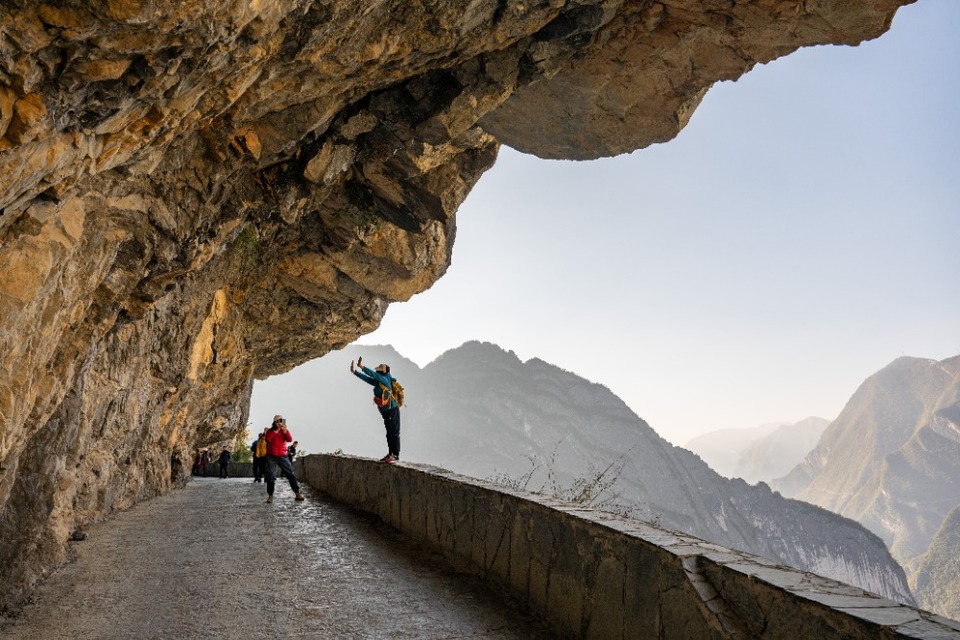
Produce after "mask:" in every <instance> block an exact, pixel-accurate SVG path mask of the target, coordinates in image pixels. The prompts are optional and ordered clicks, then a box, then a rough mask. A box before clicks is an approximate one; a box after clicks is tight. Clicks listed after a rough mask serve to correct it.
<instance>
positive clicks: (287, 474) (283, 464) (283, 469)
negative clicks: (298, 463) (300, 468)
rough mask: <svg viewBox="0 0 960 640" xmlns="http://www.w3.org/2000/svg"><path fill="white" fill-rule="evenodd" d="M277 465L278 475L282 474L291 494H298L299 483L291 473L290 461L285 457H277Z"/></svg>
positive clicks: (295, 475)
mask: <svg viewBox="0 0 960 640" xmlns="http://www.w3.org/2000/svg"><path fill="white" fill-rule="evenodd" d="M277 465H278V466H279V467H280V473H282V474H283V477H284V478H286V479H287V481H288V482H289V483H290V488H291V489H292V490H293V492H294V493H300V483H299V482H297V474H295V473H294V472H293V465H292V464H290V460H289V459H288V458H287V457H286V456H284V457H282V458H280V457H278V458H277Z"/></svg>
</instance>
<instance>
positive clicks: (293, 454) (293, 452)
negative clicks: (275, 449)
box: [287, 440, 300, 464]
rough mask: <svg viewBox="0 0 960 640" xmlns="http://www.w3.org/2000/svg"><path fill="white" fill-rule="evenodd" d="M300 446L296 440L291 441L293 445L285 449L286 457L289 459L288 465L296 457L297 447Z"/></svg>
mask: <svg viewBox="0 0 960 640" xmlns="http://www.w3.org/2000/svg"><path fill="white" fill-rule="evenodd" d="M298 444H300V443H299V442H297V441H296V440H294V441H293V444H292V445H290V446H289V447H287V457H288V458H290V464H293V460H294V458H296V457H297V445H298Z"/></svg>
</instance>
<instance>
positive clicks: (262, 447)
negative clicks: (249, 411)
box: [250, 429, 267, 482]
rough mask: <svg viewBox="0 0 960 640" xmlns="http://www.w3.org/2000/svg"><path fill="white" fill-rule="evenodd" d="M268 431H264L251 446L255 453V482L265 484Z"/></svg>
mask: <svg viewBox="0 0 960 640" xmlns="http://www.w3.org/2000/svg"><path fill="white" fill-rule="evenodd" d="M266 435H267V429H264V430H263V433H261V434H260V437H259V438H257V440H256V442H254V443H253V444H252V445H250V450H251V451H253V481H254V482H263V477H264V476H265V475H267V437H266Z"/></svg>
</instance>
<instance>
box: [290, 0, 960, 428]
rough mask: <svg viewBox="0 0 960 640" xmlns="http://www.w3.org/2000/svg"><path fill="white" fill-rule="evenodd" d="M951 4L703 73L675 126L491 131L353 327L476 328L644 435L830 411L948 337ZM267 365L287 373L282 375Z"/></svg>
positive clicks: (956, 27) (383, 331)
mask: <svg viewBox="0 0 960 640" xmlns="http://www.w3.org/2000/svg"><path fill="white" fill-rule="evenodd" d="M958 32H960V2H957V1H956V0H920V1H919V2H918V3H917V4H916V5H913V6H909V7H905V8H903V9H901V10H900V12H899V13H898V15H897V17H896V19H895V20H894V24H893V28H892V30H891V31H890V32H889V33H887V34H886V35H884V36H882V37H881V38H880V39H878V40H875V41H872V42H867V43H864V44H863V45H861V46H859V47H817V48H813V49H804V50H801V51H798V52H796V53H794V54H792V55H790V56H788V57H786V58H783V59H781V60H777V61H774V62H773V63H770V64H768V65H764V66H760V67H757V68H756V69H754V70H753V71H752V72H750V73H749V74H747V75H746V76H744V77H743V78H741V79H740V80H739V81H737V82H735V83H731V82H726V83H721V84H718V85H716V86H715V87H714V88H713V89H712V90H711V91H710V92H709V93H708V94H707V96H706V98H705V99H704V101H703V103H702V105H701V106H700V108H699V109H698V110H697V112H696V113H695V114H694V116H693V118H692V120H691V121H690V124H689V125H688V126H687V128H686V129H685V130H684V131H683V132H681V133H680V135H679V136H678V137H677V138H676V139H675V140H673V141H671V142H669V143H667V144H663V145H657V146H654V147H650V148H648V149H644V150H639V151H636V152H634V153H632V154H630V155H625V156H620V157H618V158H613V159H607V160H599V161H594V162H555V161H545V160H540V159H537V158H534V157H530V156H523V155H521V154H518V153H517V152H514V151H512V150H510V149H506V148H504V149H503V150H502V152H501V155H500V159H499V160H498V163H497V165H496V166H495V167H494V168H493V169H492V170H490V171H489V172H488V173H487V174H486V175H484V177H483V178H482V179H481V180H480V183H479V184H478V185H477V187H476V188H475V189H474V191H473V193H472V194H471V195H470V197H469V198H468V199H467V202H466V203H465V204H464V205H463V207H462V208H461V210H460V213H459V214H458V232H457V241H456V245H455V247H454V253H453V264H452V266H451V268H450V270H449V271H448V272H447V275H446V276H445V277H444V278H443V279H441V280H440V282H438V283H437V284H436V285H435V286H434V287H433V288H432V289H431V290H430V291H428V292H426V293H424V294H421V295H419V296H416V297H415V298H414V299H413V300H411V301H410V302H406V303H402V304H395V305H393V306H391V308H390V309H389V311H388V312H387V315H386V318H385V319H384V322H383V324H382V325H381V328H380V329H379V330H378V331H376V332H375V333H373V334H370V335H368V336H365V337H363V338H361V340H360V342H361V343H363V344H392V345H394V346H395V347H396V348H397V350H398V351H399V352H400V353H402V354H404V355H406V356H407V357H409V358H411V359H413V360H414V361H416V362H417V363H418V364H420V365H425V364H427V363H428V362H430V361H431V360H433V359H434V358H435V357H436V356H438V355H439V354H440V353H442V352H443V351H446V350H447V349H450V348H453V347H456V346H459V345H460V344H462V343H463V342H465V341H467V340H484V341H490V342H494V343H496V344H498V345H500V346H502V347H504V348H506V349H510V350H513V351H515V352H516V353H517V355H518V356H519V357H521V358H522V359H524V360H526V359H528V358H532V357H539V358H542V359H543V360H546V361H548V362H551V363H553V364H556V365H558V366H560V367H563V368H565V369H568V370H570V371H573V372H575V373H577V374H579V375H582V376H583V377H585V378H588V379H590V380H593V381H595V382H599V383H602V384H604V385H606V386H608V387H609V388H610V389H612V390H613V391H614V392H615V393H617V394H618V395H619V396H620V397H622V398H623V399H624V400H625V401H626V402H627V403H628V404H629V405H630V406H631V407H632V408H633V409H634V410H635V411H636V412H637V414H638V415H640V416H641V417H642V418H644V419H646V420H647V421H648V422H649V423H650V424H651V426H652V427H653V428H654V429H656V430H657V431H658V432H659V433H660V434H661V435H663V436H664V437H666V438H667V439H668V440H671V441H672V442H674V443H676V444H681V445H682V444H685V443H686V442H687V441H688V440H689V439H690V438H691V437H693V436H695V435H697V434H699V433H703V432H705V431H709V430H714V429H719V428H726V427H749V426H755V425H758V424H760V423H764V422H771V421H781V420H784V421H799V420H801V419H803V418H805V417H807V416H809V415H818V416H821V417H824V418H827V419H833V418H835V417H836V416H837V414H838V413H839V412H840V410H841V409H842V408H843V405H844V404H845V402H846V401H847V400H848V399H849V397H850V396H851V394H852V393H853V392H854V391H855V390H856V388H857V386H858V385H859V384H860V383H861V382H862V381H863V380H864V379H865V378H866V377H867V376H869V375H871V374H872V373H874V372H876V371H877V370H878V369H880V368H882V367H884V366H885V365H886V364H888V363H889V362H890V361H892V360H893V359H895V358H897V357H899V356H901V355H911V356H918V357H929V358H936V359H942V358H946V357H950V356H953V355H958V354H960V286H958V281H960V251H958V240H960V216H958V215H957V214H958V211H957V209H958V203H960V124H958V113H960V38H958V37H957V35H956V34H957V33H958ZM288 375H296V374H295V373H293V374H288Z"/></svg>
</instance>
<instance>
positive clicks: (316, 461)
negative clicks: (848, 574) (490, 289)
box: [304, 455, 960, 640]
mask: <svg viewBox="0 0 960 640" xmlns="http://www.w3.org/2000/svg"><path fill="white" fill-rule="evenodd" d="M304 478H305V480H306V481H307V482H308V483H309V484H310V485H311V486H313V487H315V488H317V489H320V490H321V491H323V492H324V493H327V494H328V495H330V496H332V497H333V498H334V499H336V500H339V501H341V502H344V503H346V504H350V505H353V506H355V507H358V508H360V509H363V510H364V511H368V512H370V513H373V514H375V515H377V516H379V517H380V518H382V519H383V520H384V521H385V522H387V523H388V524H390V525H392V526H393V527H395V528H397V529H399V530H401V531H403V532H404V533H406V534H408V535H410V536H411V537H412V538H414V539H415V540H417V541H419V542H422V543H425V544H428V545H430V546H432V547H434V548H437V549H438V550H440V551H441V552H442V553H444V555H446V556H447V557H448V558H449V559H450V561H451V562H452V563H453V564H454V565H455V566H458V567H460V568H461V569H462V570H464V571H469V572H472V573H476V574H478V575H481V576H482V577H483V578H484V579H486V580H487V581H489V582H490V583H492V584H493V585H494V586H495V588H498V589H503V590H506V591H508V592H510V593H512V594H513V595H514V596H515V597H516V598H517V599H518V600H519V601H520V602H522V603H525V604H526V605H527V606H528V607H530V609H531V610H533V611H535V612H536V613H538V614H539V615H540V616H542V617H543V618H544V619H546V620H548V621H549V622H550V624H551V625H552V626H553V627H554V630H555V631H556V632H557V636H558V637H561V638H603V639H605V640H610V639H617V638H658V639H660V640H672V639H676V640H687V639H689V638H711V639H719V638H735V639H741V638H757V639H768V640H780V639H790V640H800V639H807V638H809V639H810V640H821V639H822V638H845V639H847V640H856V639H863V640H868V639H873V638H890V639H892V638H927V639H929V640H933V639H934V638H936V639H943V640H948V639H955V640H956V639H960V622H956V621H951V620H948V619H946V618H942V617H940V616H935V615H933V614H930V613H926V612H923V611H919V610H917V609H914V608H913V607H909V606H906V605H901V604H897V603H895V602H893V601H890V600H886V599H884V598H881V597H880V596H877V595H874V594H871V593H869V592H866V591H863V590H862V589H859V588H857V587H852V586H849V585H845V584H842V583H840V582H836V581H834V580H830V579H827V578H823V577H820V576H817V575H814V574H811V573H804V572H801V571H798V570H796V569H793V568H790V567H785V566H783V565H778V564H776V563H774V562H772V561H770V560H765V559H763V558H759V557H757V556H752V555H750V554H747V553H744V552H739V551H733V550H731V549H725V548H723V547H722V546H720V545H716V544H711V543H708V542H704V541H703V540H698V539H697V538H695V537H693V536H689V535H686V534H681V533H676V532H672V531H667V530H664V529H661V528H658V527H655V526H652V525H648V524H645V523H641V522H637V521H633V520H628V519H625V518H621V517H619V516H615V515H611V514H605V513H603V512H600V511H596V510H593V509H589V508H585V507H582V506H579V505H573V504H569V503H564V502H561V501H559V500H556V499H554V498H548V497H544V496H538V495H534V494H528V493H526V492H523V491H516V490H507V489H504V488H502V487H497V486H496V485H493V484H491V483H489V482H483V481H479V480H473V479H471V478H467V477H465V476H458V475H456V474H453V473H450V472H449V471H444V470H442V469H437V468H435V467H426V466H422V465H409V464H403V465H399V464H398V465H384V464H380V463H377V462H373V461H371V460H363V459H359V458H352V457H346V456H333V455H311V456H307V457H306V458H305V459H304Z"/></svg>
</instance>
